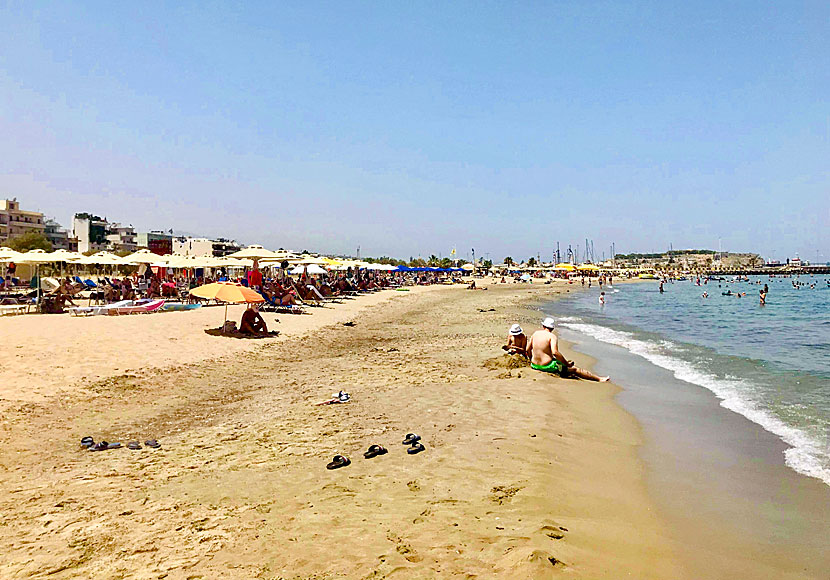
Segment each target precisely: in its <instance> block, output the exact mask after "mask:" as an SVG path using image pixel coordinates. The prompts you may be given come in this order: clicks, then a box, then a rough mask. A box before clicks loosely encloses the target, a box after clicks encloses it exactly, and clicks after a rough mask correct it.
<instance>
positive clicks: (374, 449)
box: [363, 445, 389, 459]
mask: <svg viewBox="0 0 830 580" xmlns="http://www.w3.org/2000/svg"><path fill="white" fill-rule="evenodd" d="M385 453H389V452H388V451H387V450H386V448H385V447H382V446H380V445H370V446H369V450H368V451H366V453H364V454H363V457H365V458H366V459H371V458H372V457H377V456H378V455H384V454H385Z"/></svg>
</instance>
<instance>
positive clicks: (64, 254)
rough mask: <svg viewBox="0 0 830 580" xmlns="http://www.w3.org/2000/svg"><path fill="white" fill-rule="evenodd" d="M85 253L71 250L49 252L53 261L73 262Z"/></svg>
mask: <svg viewBox="0 0 830 580" xmlns="http://www.w3.org/2000/svg"><path fill="white" fill-rule="evenodd" d="M82 255H83V254H79V253H78V252H70V251H69V250H63V249H61V250H55V251H54V252H50V253H49V257H51V258H52V261H53V262H73V261H75V260H77V259H78V258H80V257H81V256H82Z"/></svg>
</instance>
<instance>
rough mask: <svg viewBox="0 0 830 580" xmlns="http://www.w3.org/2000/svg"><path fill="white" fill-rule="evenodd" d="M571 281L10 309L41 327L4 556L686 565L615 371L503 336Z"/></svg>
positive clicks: (353, 568)
mask: <svg viewBox="0 0 830 580" xmlns="http://www.w3.org/2000/svg"><path fill="white" fill-rule="evenodd" d="M563 288H564V286H537V285H534V286H533V287H528V286H515V285H507V286H496V287H491V288H490V289H489V290H487V291H475V292H473V291H466V290H464V289H463V288H462V287H458V286H456V287H432V288H426V289H416V290H415V291H412V292H408V293H403V292H400V293H398V292H390V291H386V292H382V293H378V294H374V295H371V296H365V297H361V298H360V299H358V300H354V301H349V302H347V303H346V304H343V305H338V307H337V308H333V309H326V310H315V311H314V314H313V315H311V316H307V317H297V318H296V319H295V318H293V317H290V316H286V315H280V316H279V318H280V319H281V320H282V321H283V322H282V323H281V324H280V325H279V326H278V327H277V328H279V329H281V330H283V331H284V334H283V335H282V336H280V337H279V338H278V339H269V340H267V341H262V342H259V341H242V340H237V341H234V340H232V339H225V338H219V337H211V336H207V335H205V334H204V332H203V330H204V328H205V327H207V326H215V325H217V324H218V321H219V319H221V312H220V311H219V310H218V309H203V310H202V311H201V312H198V313H181V314H160V315H152V316H134V317H130V318H119V319H113V318H100V319H89V320H74V319H69V318H68V317H63V318H62V317H29V318H26V319H8V320H0V331H2V332H3V336H4V339H5V338H6V337H9V336H11V337H15V336H16V335H18V334H23V335H25V336H28V337H29V339H27V340H24V339H20V338H12V340H16V341H17V342H12V343H11V344H4V346H3V349H4V350H3V357H4V361H5V360H9V357H10V356H11V361H12V364H13V365H15V366H7V365H4V368H3V370H2V381H3V385H4V386H3V389H4V390H3V393H4V395H2V396H5V397H6V399H7V400H6V401H5V402H4V405H5V409H4V414H3V419H2V424H0V509H2V513H3V514H4V516H3V518H2V520H0V577H2V578H28V577H50V578H171V579H179V578H181V579H188V578H191V579H195V578H206V579H208V578H211V579H212V578H232V579H236V578H239V579H249V578H285V579H300V578H302V579H307V578H315V579H329V578H356V579H358V578H360V579H364V578H365V579H369V578H373V579H374V578H407V579H409V578H455V577H458V578H548V577H550V578H555V577H557V576H560V575H561V576H570V577H576V578H615V579H616V578H621V577H633V578H678V577H681V574H680V573H679V572H678V570H677V569H676V567H675V563H676V562H675V557H674V553H673V550H672V547H671V545H670V543H669V541H668V540H667V539H666V534H665V531H664V528H663V525H662V523H661V522H660V521H659V520H658V519H657V518H656V516H655V515H654V514H653V511H652V509H651V503H650V501H649V498H648V497H647V495H646V493H645V489H644V486H643V482H642V476H643V473H642V466H641V464H640V463H639V461H638V460H637V456H636V447H637V445H638V443H639V441H640V439H639V438H640V435H639V431H638V428H637V425H636V423H635V422H634V420H633V419H632V418H631V417H630V416H628V415H627V414H626V413H624V412H623V411H622V410H621V409H620V408H619V407H618V406H617V405H616V404H615V403H614V402H613V400H612V396H613V394H614V392H615V387H614V386H613V385H608V384H598V383H591V382H585V381H576V380H564V379H558V378H555V377H553V376H550V375H544V374H541V373H536V372H534V371H531V370H530V369H529V368H512V369H511V368H508V366H509V365H506V364H505V363H506V361H507V360H508V359H507V357H506V356H500V355H499V354H498V353H501V351H500V350H499V345H500V344H501V343H502V341H503V340H504V334H505V331H506V328H507V326H508V325H509V323H512V322H514V321H519V322H522V323H523V325H525V327H526V329H527V330H529V329H530V328H533V327H534V326H535V322H536V320H537V319H538V317H539V316H538V313H537V312H533V311H532V310H529V309H527V308H526V307H525V306H523V304H524V303H525V302H527V301H528V300H529V299H534V300H538V299H541V298H544V297H546V296H551V295H553V294H554V293H555V292H558V291H561V290H562V289H563ZM490 308H494V309H495V310H494V311H490V310H489V309H490ZM480 310H485V312H480ZM347 320H351V321H354V322H355V325H354V326H344V325H343V324H342V323H343V322H345V321H347ZM110 325H113V326H110ZM79 328H82V329H85V330H77V329H79ZM38 333H40V334H41V335H42V336H44V337H46V338H45V339H37V336H38ZM56 333H58V334H59V335H60V336H61V340H59V341H57V344H55V342H54V341H53V340H52V337H54V336H55V335H56ZM125 335H132V336H125ZM135 335H140V336H141V338H138V337H137V336H135ZM65 336H69V337H71V343H72V344H73V345H75V344H76V341H80V342H81V343H82V344H81V346H82V348H83V349H84V350H85V351H87V352H86V354H87V358H86V359H85V360H86V361H87V362H82V363H70V362H69V361H68V360H67V359H71V358H72V357H74V352H73V350H74V348H70V345H69V344H68V343H67V342H66V341H64V340H63V339H64V338H65ZM148 336H149V338H146V337H148ZM171 338H175V339H176V340H171ZM35 340H48V341H50V342H51V343H52V344H54V346H52V347H49V348H47V349H46V351H45V352H44V348H45V347H43V346H42V344H43V343H36V342H35ZM5 342H6V341H5V340H4V343H5ZM75 348H77V346H76V347H75ZM160 351H161V352H160ZM10 353H12V354H10ZM24 353H25V355H24V356H23V357H15V356H14V355H15V354H24ZM220 355H223V356H220ZM33 359H36V360H33ZM38 361H39V363H40V370H39V372H32V373H31V374H26V375H22V370H23V369H24V368H28V367H29V365H30V364H32V365H33V366H37V365H36V364H35V363H36V362H38ZM577 361H578V362H580V363H583V364H584V363H585V362H587V361H585V360H581V361H580V359H579V358H578V359H577ZM171 364H172V365H174V366H169V365H171ZM148 365H153V366H154V367H158V368H153V369H150V368H148ZM166 365H168V366H166ZM127 369H131V371H130V372H127ZM136 369H141V370H136ZM83 377H86V378H85V379H84V378H83ZM95 377H97V379H96V380H92V379H93V378H95ZM9 380H11V381H12V382H13V383H14V385H13V386H11V387H10V386H9V385H8V384H7V381H9ZM340 389H345V390H347V391H349V392H350V393H351V395H352V397H353V399H352V401H351V402H349V403H347V404H343V405H331V406H315V405H314V404H313V403H314V402H316V401H319V400H322V399H325V398H327V397H328V396H329V395H330V394H331V393H332V392H334V391H338V390H340ZM6 395H10V396H6ZM11 399H13V400H11ZM409 431H415V432H417V433H419V434H420V435H421V436H422V437H423V440H424V442H425V444H426V447H427V449H426V452H424V453H421V454H418V455H414V456H413V455H408V454H407V453H405V451H404V446H403V445H401V440H402V439H403V436H404V435H405V434H406V433H407V432H409ZM84 435H93V436H94V437H96V439H107V440H111V441H112V440H116V441H122V442H124V441H127V440H129V439H140V440H142V441H143V440H144V439H147V438H150V437H154V438H157V439H159V441H160V442H161V443H162V447H161V448H160V449H157V450H150V449H143V450H141V451H130V450H127V449H119V450H112V451H106V452H100V453H90V452H86V451H81V450H80V447H79V445H78V442H79V440H80V438H81V437H82V436H84ZM373 443H380V444H382V445H384V446H386V447H387V448H388V449H389V453H388V454H386V455H383V456H381V457H377V458H375V459H371V460H365V459H363V457H362V452H363V451H364V450H365V449H366V448H367V447H368V446H369V445H370V444H373ZM335 453H343V454H345V455H348V456H349V457H350V458H351V460H352V464H351V465H350V466H348V467H345V468H342V469H339V470H334V471H328V470H326V469H325V465H326V463H327V462H328V461H329V460H330V459H331V457H332V456H333V455H334V454H335Z"/></svg>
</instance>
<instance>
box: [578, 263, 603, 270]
mask: <svg viewBox="0 0 830 580" xmlns="http://www.w3.org/2000/svg"><path fill="white" fill-rule="evenodd" d="M578 268H579V269H580V270H591V271H592V272H595V271H597V270H599V266H597V265H596V264H580V265H579V266H578Z"/></svg>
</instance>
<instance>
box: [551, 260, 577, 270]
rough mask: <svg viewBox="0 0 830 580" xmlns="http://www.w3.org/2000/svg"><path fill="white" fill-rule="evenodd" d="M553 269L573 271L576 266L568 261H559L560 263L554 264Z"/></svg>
mask: <svg viewBox="0 0 830 580" xmlns="http://www.w3.org/2000/svg"><path fill="white" fill-rule="evenodd" d="M553 269H554V270H560V271H563V270H564V271H567V272H573V271H574V270H576V266H574V265H573V264H571V263H570V262H560V263H558V264H556V265H555V266H554V267H553Z"/></svg>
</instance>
